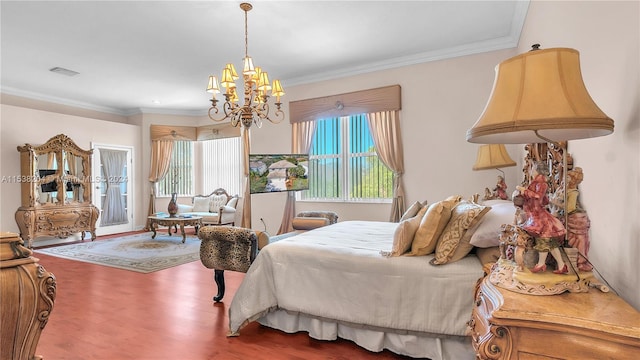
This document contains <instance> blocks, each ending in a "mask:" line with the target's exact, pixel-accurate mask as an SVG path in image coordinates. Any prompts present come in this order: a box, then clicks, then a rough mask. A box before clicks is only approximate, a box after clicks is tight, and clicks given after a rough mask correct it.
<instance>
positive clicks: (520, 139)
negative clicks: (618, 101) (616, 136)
mask: <svg viewBox="0 0 640 360" xmlns="http://www.w3.org/2000/svg"><path fill="white" fill-rule="evenodd" d="M612 132H613V120H612V119H610V118H609V117H608V116H607V115H605V113H604V112H602V110H600V108H598V106H597V105H596V104H595V102H594V101H593V99H591V96H589V93H588V92H587V89H586V87H585V85H584V82H583V80H582V74H581V72H580V60H579V53H578V51H576V50H574V49H568V48H552V49H545V50H538V49H536V46H535V45H534V50H532V51H529V52H527V53H524V54H521V55H518V56H515V57H512V58H510V59H507V60H505V61H503V62H502V63H500V64H499V65H498V66H497V67H496V77H495V82H494V84H493V90H492V92H491V96H490V97H489V101H488V102H487V105H486V107H485V109H484V111H483V113H482V115H481V116H480V118H479V119H478V121H476V123H475V124H474V125H473V127H472V128H471V129H469V130H468V131H467V141H469V142H472V143H480V144H528V143H540V142H548V141H556V142H558V141H565V140H574V139H584V138H591V137H597V136H603V135H609V134H610V133H612ZM539 135H540V136H539Z"/></svg>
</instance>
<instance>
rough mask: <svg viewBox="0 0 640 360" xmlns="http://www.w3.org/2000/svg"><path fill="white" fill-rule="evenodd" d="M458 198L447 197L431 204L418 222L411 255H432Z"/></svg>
mask: <svg viewBox="0 0 640 360" xmlns="http://www.w3.org/2000/svg"><path fill="white" fill-rule="evenodd" d="M459 200H460V199H459V198H458V197H449V198H448V199H447V200H442V201H439V202H437V203H434V204H431V206H429V207H428V209H427V213H426V214H425V215H424V217H423V218H422V221H421V222H420V227H418V230H417V231H416V234H415V236H414V237H413V243H412V244H411V255H413V256H422V255H429V254H431V253H433V251H434V250H435V249H436V244H437V243H438V238H439V237H440V234H441V233H442V231H443V230H444V228H445V226H446V225H447V223H448V222H449V218H450V217H451V209H452V208H453V207H454V206H455V205H456V204H457V203H458V201H459Z"/></svg>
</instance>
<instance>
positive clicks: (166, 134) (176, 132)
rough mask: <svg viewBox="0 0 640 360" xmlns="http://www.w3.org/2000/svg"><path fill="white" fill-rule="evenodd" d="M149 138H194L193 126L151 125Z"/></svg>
mask: <svg viewBox="0 0 640 360" xmlns="http://www.w3.org/2000/svg"><path fill="white" fill-rule="evenodd" d="M150 131H151V140H175V141H177V140H191V141H195V140H196V128H195V127H193V126H173V125H151V130H150Z"/></svg>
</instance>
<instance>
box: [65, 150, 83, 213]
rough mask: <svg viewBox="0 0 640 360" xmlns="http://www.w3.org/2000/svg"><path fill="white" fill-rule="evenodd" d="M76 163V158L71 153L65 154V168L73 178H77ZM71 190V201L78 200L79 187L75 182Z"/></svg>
mask: <svg viewBox="0 0 640 360" xmlns="http://www.w3.org/2000/svg"><path fill="white" fill-rule="evenodd" d="M77 165H78V164H77V162H76V156H75V155H74V154H71V153H67V168H68V169H69V174H70V175H73V176H76V177H77V176H78V175H79V174H78V166H77ZM73 185H76V186H73V188H72V190H73V200H78V201H79V200H80V186H78V185H80V184H79V183H77V182H74V183H73ZM65 190H66V184H65Z"/></svg>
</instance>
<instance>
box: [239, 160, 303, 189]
mask: <svg viewBox="0 0 640 360" xmlns="http://www.w3.org/2000/svg"><path fill="white" fill-rule="evenodd" d="M308 173H309V155H307V154H251V155H249V185H250V188H251V193H252V194H260V193H269V192H279V191H299V190H307V189H309V179H308Z"/></svg>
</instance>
